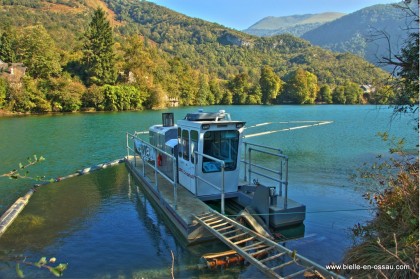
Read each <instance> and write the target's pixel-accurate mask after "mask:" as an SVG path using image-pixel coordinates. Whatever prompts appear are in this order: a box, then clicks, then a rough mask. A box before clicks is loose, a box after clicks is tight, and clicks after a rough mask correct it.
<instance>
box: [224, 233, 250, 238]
mask: <svg viewBox="0 0 420 279" xmlns="http://www.w3.org/2000/svg"><path fill="white" fill-rule="evenodd" d="M245 235H248V233H246V232H245V233H240V234H237V235H234V236H229V237H226V239H229V240H232V239H234V238H238V237H242V236H245Z"/></svg>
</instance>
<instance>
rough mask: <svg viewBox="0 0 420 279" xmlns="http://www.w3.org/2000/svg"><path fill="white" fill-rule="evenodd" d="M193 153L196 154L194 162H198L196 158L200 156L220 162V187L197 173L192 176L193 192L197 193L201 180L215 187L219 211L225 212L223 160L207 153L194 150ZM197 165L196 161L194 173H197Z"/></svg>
mask: <svg viewBox="0 0 420 279" xmlns="http://www.w3.org/2000/svg"><path fill="white" fill-rule="evenodd" d="M194 154H195V156H196V160H195V162H198V160H197V159H198V157H200V156H201V157H203V158H207V159H209V160H212V161H214V162H216V163H219V164H220V168H221V171H220V175H221V177H220V180H221V181H220V187H218V186H217V185H216V184H214V183H212V182H210V181H208V180H206V179H204V178H203V177H200V176H198V175H194V177H195V194H196V195H197V185H198V181H202V182H204V183H206V184H207V185H209V186H211V187H213V188H215V189H217V190H218V191H220V203H221V205H220V213H222V214H225V161H223V160H220V159H217V158H215V157H212V156H209V155H207V154H204V153H201V152H198V151H195V152H194ZM197 167H198V164H197V163H196V164H195V168H196V169H195V173H196V174H197V173H199V172H198V170H197Z"/></svg>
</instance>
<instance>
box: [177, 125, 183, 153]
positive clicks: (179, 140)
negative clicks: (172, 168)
mask: <svg viewBox="0 0 420 279" xmlns="http://www.w3.org/2000/svg"><path fill="white" fill-rule="evenodd" d="M178 158H182V140H181V128H178Z"/></svg>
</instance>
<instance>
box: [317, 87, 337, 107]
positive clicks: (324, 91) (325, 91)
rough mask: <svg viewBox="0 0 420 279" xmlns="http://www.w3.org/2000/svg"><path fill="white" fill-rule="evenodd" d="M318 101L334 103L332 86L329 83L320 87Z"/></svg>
mask: <svg viewBox="0 0 420 279" xmlns="http://www.w3.org/2000/svg"><path fill="white" fill-rule="evenodd" d="M318 101H319V102H322V103H326V104H332V102H333V101H332V93H331V88H330V87H329V86H328V85H323V86H321V88H320V89H319V94H318Z"/></svg>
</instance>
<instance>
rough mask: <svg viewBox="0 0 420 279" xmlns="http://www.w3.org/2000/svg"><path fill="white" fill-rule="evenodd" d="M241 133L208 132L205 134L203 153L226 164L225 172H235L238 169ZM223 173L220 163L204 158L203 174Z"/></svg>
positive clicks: (234, 131)
mask: <svg viewBox="0 0 420 279" xmlns="http://www.w3.org/2000/svg"><path fill="white" fill-rule="evenodd" d="M238 146H239V132H238V131H236V130H228V131H208V132H206V133H205V134H204V149H203V153H204V154H206V155H208V156H211V157H214V158H216V159H219V160H223V161H224V162H225V171H233V170H235V169H236V167H237V159H238ZM218 171H221V166H220V163H218V162H216V161H214V160H211V159H209V158H206V157H204V158H203V172H204V173H206V172H218Z"/></svg>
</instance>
